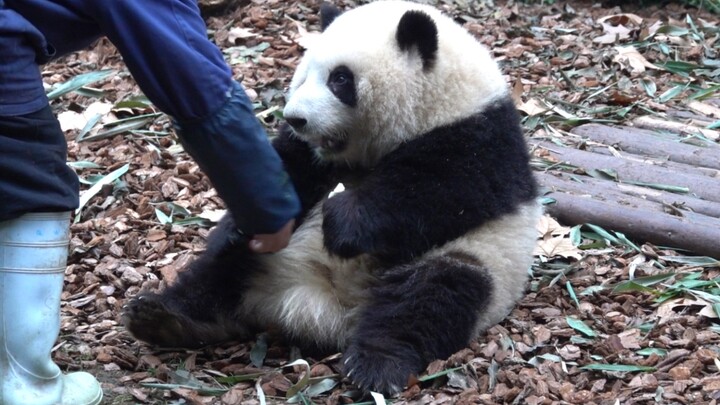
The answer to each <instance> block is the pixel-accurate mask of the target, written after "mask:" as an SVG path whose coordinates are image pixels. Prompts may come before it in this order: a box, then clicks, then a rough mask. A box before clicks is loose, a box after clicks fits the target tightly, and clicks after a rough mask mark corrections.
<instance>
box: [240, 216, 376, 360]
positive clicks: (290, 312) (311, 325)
mask: <svg viewBox="0 0 720 405" xmlns="http://www.w3.org/2000/svg"><path fill="white" fill-rule="evenodd" d="M262 259H263V264H262V267H263V269H262V271H261V272H259V273H258V275H257V276H255V277H254V278H253V280H252V281H251V286H250V288H249V289H248V291H247V293H246V294H245V298H244V301H243V303H242V307H241V311H242V312H244V313H245V314H247V315H248V316H251V317H253V318H255V319H257V320H258V322H260V323H261V324H266V325H268V326H276V327H280V328H281V329H283V330H284V331H285V332H286V333H287V334H289V335H290V336H292V337H294V338H297V339H300V340H305V341H308V340H309V341H311V342H310V343H314V344H317V345H319V346H321V347H338V348H340V347H342V346H343V345H344V342H345V339H346V336H347V333H348V331H349V330H350V329H351V328H352V326H353V324H354V318H355V314H356V312H357V309H358V308H359V307H361V306H362V305H363V304H364V303H365V302H366V301H367V299H368V292H369V291H368V289H369V287H371V286H372V285H373V284H374V283H375V282H376V281H377V278H376V277H375V276H374V275H373V274H374V273H375V272H376V271H377V270H378V268H377V266H375V265H373V260H371V259H370V258H369V257H368V256H366V255H361V256H359V257H356V258H353V259H348V260H345V259H340V258H337V257H334V256H330V255H329V254H328V253H327V250H326V249H325V248H324V246H323V237H322V210H321V209H320V208H319V207H316V208H315V209H313V210H312V211H311V212H310V213H309V214H308V217H307V219H306V220H305V222H304V223H303V224H302V225H301V226H300V228H298V229H297V230H296V231H295V233H294V234H293V236H292V238H291V240H290V244H289V245H288V247H287V248H285V249H283V250H281V251H280V252H278V253H275V254H272V255H266V256H263V258H262Z"/></svg>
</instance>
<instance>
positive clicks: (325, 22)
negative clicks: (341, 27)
mask: <svg viewBox="0 0 720 405" xmlns="http://www.w3.org/2000/svg"><path fill="white" fill-rule="evenodd" d="M340 14H342V11H340V9H338V8H337V7H335V6H334V5H332V4H330V3H323V4H321V5H320V29H321V31H325V29H326V28H327V27H328V26H329V25H330V24H331V23H332V22H333V21H335V19H336V18H337V17H338V16H339V15H340Z"/></svg>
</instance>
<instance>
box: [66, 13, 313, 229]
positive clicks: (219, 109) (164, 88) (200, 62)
mask: <svg viewBox="0 0 720 405" xmlns="http://www.w3.org/2000/svg"><path fill="white" fill-rule="evenodd" d="M65 1H79V2H82V3H84V4H85V6H86V10H87V11H88V12H89V13H90V14H92V16H93V19H94V20H95V21H96V22H97V23H98V24H99V26H100V28H101V31H102V32H103V33H104V34H105V35H107V36H108V38H109V39H110V40H111V41H112V42H113V44H114V45H115V46H116V47H117V48H118V50H119V51H120V53H121V54H122V56H123V59H124V61H125V63H126V64H127V66H128V68H129V70H130V72H131V73H132V75H133V77H134V78H135V80H137V82H138V84H139V85H140V88H141V89H142V90H143V92H144V93H145V94H146V95H147V96H148V98H150V100H152V101H153V103H154V104H155V105H157V106H158V107H159V108H160V109H161V110H163V111H164V112H165V113H167V114H169V115H171V116H172V117H173V118H174V119H175V121H176V122H177V123H178V128H179V135H180V137H181V141H182V142H183V145H184V146H185V148H186V150H187V151H188V152H189V153H190V155H191V156H193V158H194V159H195V160H196V161H197V162H198V164H199V165H200V167H201V168H202V169H203V171H204V172H205V173H206V174H207V175H208V177H209V178H210V180H211V182H212V183H213V185H214V186H215V188H216V190H217V191H218V194H219V195H220V197H221V198H222V199H223V200H224V201H225V204H226V205H227V207H228V208H229V209H230V212H231V213H232V215H233V218H234V219H235V223H236V224H237V226H238V228H239V229H240V230H241V231H243V232H244V233H247V234H258V233H273V232H275V231H277V230H279V229H280V228H281V227H282V226H283V225H285V223H287V221H289V220H290V219H291V218H294V216H295V215H297V214H298V213H299V211H300V203H299V201H298V198H297V196H296V194H295V191H294V190H293V186H292V184H291V183H290V181H289V180H288V176H287V174H286V173H285V171H284V170H283V167H282V162H281V161H280V158H279V157H278V155H277V153H275V150H274V149H273V148H272V146H271V145H270V143H269V141H268V139H267V136H266V133H265V131H264V129H263V127H262V126H261V125H260V123H259V122H258V120H257V118H255V114H254V113H253V110H252V106H251V104H250V101H249V100H248V99H247V96H246V94H245V92H244V90H243V89H242V88H241V86H240V85H239V84H238V83H236V82H234V81H233V80H232V76H231V72H230V68H229V67H228V65H227V63H226V62H225V60H224V58H223V55H222V53H221V52H220V50H219V49H218V47H217V46H216V45H215V44H214V43H212V42H211V41H210V40H209V39H208V38H207V28H206V26H205V22H204V21H203V20H202V18H201V16H200V12H199V9H198V7H197V3H196V0H148V1H87V0H65Z"/></svg>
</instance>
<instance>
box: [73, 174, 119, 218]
mask: <svg viewBox="0 0 720 405" xmlns="http://www.w3.org/2000/svg"><path fill="white" fill-rule="evenodd" d="M129 168H130V164H129V163H128V164H126V165H123V166H122V167H120V168H118V169H115V170H114V171H113V172H112V173H110V174H108V175H107V176H105V177H103V178H102V179H100V181H98V182H97V183H95V184H93V185H92V187H90V188H89V189H87V190H85V192H83V193H81V194H80V206H78V208H77V210H75V223H77V222H78V221H80V212H81V211H82V209H83V207H84V206H85V204H87V203H88V202H89V201H90V199H91V198H93V197H94V196H95V194H97V193H98V192H99V191H100V190H101V189H102V188H103V186H105V185H107V184H112V182H114V181H115V180H117V179H119V178H120V176H122V175H123V174H125V173H127V171H128V169H129Z"/></svg>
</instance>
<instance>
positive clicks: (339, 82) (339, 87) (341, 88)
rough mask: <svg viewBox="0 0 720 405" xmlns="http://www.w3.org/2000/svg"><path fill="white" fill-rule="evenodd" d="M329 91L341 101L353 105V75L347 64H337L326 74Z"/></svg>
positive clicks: (355, 95) (355, 103) (354, 104)
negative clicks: (328, 74)
mask: <svg viewBox="0 0 720 405" xmlns="http://www.w3.org/2000/svg"><path fill="white" fill-rule="evenodd" d="M327 85H328V87H329V88H330V91H331V92H332V93H333V94H334V95H335V97H337V98H338V99H339V100H340V101H342V102H343V103H345V104H347V105H349V106H351V107H355V106H356V105H357V94H356V92H355V76H354V75H353V72H352V71H351V70H350V68H348V67H347V66H344V65H342V66H338V67H336V68H335V69H333V70H332V72H330V76H328V83H327Z"/></svg>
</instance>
